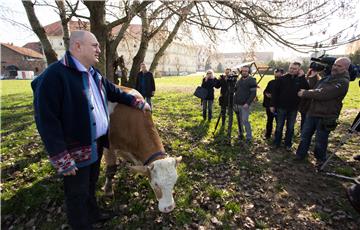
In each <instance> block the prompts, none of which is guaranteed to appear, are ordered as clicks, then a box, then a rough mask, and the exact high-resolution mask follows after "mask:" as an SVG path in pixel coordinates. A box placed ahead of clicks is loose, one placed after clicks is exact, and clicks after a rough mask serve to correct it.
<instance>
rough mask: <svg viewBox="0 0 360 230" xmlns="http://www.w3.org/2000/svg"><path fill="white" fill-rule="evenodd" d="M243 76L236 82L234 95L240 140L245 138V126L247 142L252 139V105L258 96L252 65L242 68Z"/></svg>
mask: <svg viewBox="0 0 360 230" xmlns="http://www.w3.org/2000/svg"><path fill="white" fill-rule="evenodd" d="M240 74H241V78H240V79H239V80H238V81H237V82H236V85H235V95H234V111H235V113H236V117H237V121H238V128H239V140H242V139H243V128H242V126H243V125H244V126H245V130H246V142H247V143H250V142H251V141H252V133H251V126H250V122H249V115H250V105H251V103H252V102H253V100H254V98H255V97H256V88H257V84H256V79H255V78H253V77H251V76H250V66H243V67H241V70H240Z"/></svg>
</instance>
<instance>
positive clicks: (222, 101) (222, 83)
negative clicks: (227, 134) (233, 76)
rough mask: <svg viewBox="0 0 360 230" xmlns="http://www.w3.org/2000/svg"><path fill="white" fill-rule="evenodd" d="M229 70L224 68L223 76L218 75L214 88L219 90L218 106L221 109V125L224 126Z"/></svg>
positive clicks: (227, 100)
mask: <svg viewBox="0 0 360 230" xmlns="http://www.w3.org/2000/svg"><path fill="white" fill-rule="evenodd" d="M230 73H231V69H230V68H226V69H225V72H224V75H220V79H219V80H218V81H217V82H216V85H215V88H217V89H218V88H220V97H219V105H220V107H221V125H222V126H223V125H224V124H225V120H226V108H227V107H228V103H229V94H228V90H229V89H228V87H229V86H228V82H227V80H228V77H229V76H230Z"/></svg>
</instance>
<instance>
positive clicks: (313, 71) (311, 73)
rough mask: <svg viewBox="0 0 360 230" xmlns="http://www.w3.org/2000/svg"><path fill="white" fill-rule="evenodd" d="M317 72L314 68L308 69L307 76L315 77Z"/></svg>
mask: <svg viewBox="0 0 360 230" xmlns="http://www.w3.org/2000/svg"><path fill="white" fill-rule="evenodd" d="M317 74H318V72H317V71H315V70H310V71H309V72H308V77H309V78H312V77H315V76H316V75H317Z"/></svg>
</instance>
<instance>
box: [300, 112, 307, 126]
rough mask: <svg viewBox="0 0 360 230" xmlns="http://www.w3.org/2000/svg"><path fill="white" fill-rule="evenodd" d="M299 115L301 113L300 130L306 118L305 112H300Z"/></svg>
mask: <svg viewBox="0 0 360 230" xmlns="http://www.w3.org/2000/svg"><path fill="white" fill-rule="evenodd" d="M300 115H301V123H300V130H302V129H303V127H304V124H305V120H306V113H302V112H300Z"/></svg>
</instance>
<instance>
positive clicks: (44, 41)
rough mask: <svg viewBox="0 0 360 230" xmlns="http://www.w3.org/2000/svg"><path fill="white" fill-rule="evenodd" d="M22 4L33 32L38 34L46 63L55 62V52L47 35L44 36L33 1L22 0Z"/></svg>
mask: <svg viewBox="0 0 360 230" xmlns="http://www.w3.org/2000/svg"><path fill="white" fill-rule="evenodd" d="M22 4H23V5H24V7H25V11H26V14H27V17H28V19H29V22H30V25H31V28H32V29H33V31H34V33H35V34H36V35H37V36H38V38H39V40H40V42H41V45H42V47H43V49H44V54H45V57H46V61H47V63H48V64H51V63H53V62H56V61H57V60H58V59H57V54H56V52H55V51H54V49H53V48H52V46H51V44H50V41H49V39H48V37H47V36H46V33H45V30H44V27H42V26H41V24H40V22H39V20H38V18H37V17H36V14H35V10H34V3H32V2H31V1H22Z"/></svg>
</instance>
